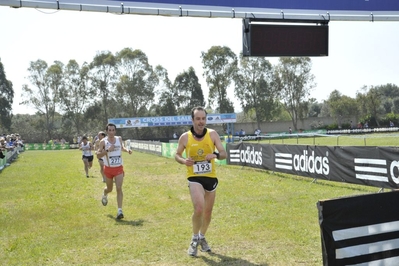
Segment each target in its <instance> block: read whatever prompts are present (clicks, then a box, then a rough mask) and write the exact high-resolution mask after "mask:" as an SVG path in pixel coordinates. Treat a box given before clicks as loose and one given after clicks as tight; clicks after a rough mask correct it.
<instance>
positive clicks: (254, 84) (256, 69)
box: [234, 53, 278, 129]
mask: <svg viewBox="0 0 399 266" xmlns="http://www.w3.org/2000/svg"><path fill="white" fill-rule="evenodd" d="M234 81H235V96H236V98H238V99H239V100H240V105H241V107H242V109H243V111H244V113H251V110H253V113H254V116H255V119H256V122H257V123H258V128H259V129H260V123H261V122H262V121H269V120H271V119H272V118H273V116H274V114H275V112H276V111H277V110H278V94H277V91H276V86H274V80H273V67H272V65H271V63H270V62H269V61H268V60H266V59H265V58H264V57H243V55H242V53H241V54H240V67H239V68H238V71H237V74H236V75H235V77H234Z"/></svg>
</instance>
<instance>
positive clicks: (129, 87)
mask: <svg viewBox="0 0 399 266" xmlns="http://www.w3.org/2000/svg"><path fill="white" fill-rule="evenodd" d="M116 59H117V66H118V72H119V73H120V76H119V78H118V80H117V82H116V89H117V99H118V103H121V104H122V106H123V107H124V112H125V115H128V116H138V115H142V114H140V111H142V110H148V109H149V108H150V106H151V104H152V103H153V102H154V98H155V88H156V86H157V85H158V83H159V79H158V76H157V73H156V71H154V69H153V67H152V66H151V65H150V64H149V62H148V58H147V55H146V54H145V53H144V52H142V51H141V50H138V49H136V50H132V49H131V48H124V49H122V50H121V51H120V52H118V53H117V54H116Z"/></svg>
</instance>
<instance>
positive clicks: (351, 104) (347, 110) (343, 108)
mask: <svg viewBox="0 0 399 266" xmlns="http://www.w3.org/2000/svg"><path fill="white" fill-rule="evenodd" d="M325 103H326V104H327V106H328V111H329V113H330V115H331V117H333V118H335V120H336V121H337V124H338V126H339V127H341V124H342V122H343V120H345V119H349V118H351V117H353V115H354V114H355V115H356V114H358V105H357V103H356V100H355V99H353V98H351V97H349V96H346V95H342V93H340V92H339V91H338V90H334V91H332V92H331V93H330V95H329V97H328V99H327V100H326V101H325Z"/></svg>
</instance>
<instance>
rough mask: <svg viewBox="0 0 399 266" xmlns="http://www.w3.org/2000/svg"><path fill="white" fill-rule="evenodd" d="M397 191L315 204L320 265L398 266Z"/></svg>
mask: <svg viewBox="0 0 399 266" xmlns="http://www.w3.org/2000/svg"><path fill="white" fill-rule="evenodd" d="M398 202H399V191H393V192H386V193H375V194H370V195H361V196H354V197H346V198H340V199H332V200H324V201H319V202H318V203H317V208H318V211H319V223H320V233H321V244H322V252H323V265H325V266H340V265H368V266H372V265H384V266H388V265H392V266H394V265H395V266H396V265H399V212H398V211H397V205H398Z"/></svg>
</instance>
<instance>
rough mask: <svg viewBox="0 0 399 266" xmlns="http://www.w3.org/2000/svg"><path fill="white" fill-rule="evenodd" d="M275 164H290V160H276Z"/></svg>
mask: <svg viewBox="0 0 399 266" xmlns="http://www.w3.org/2000/svg"><path fill="white" fill-rule="evenodd" d="M276 163H286V164H292V160H285V159H276Z"/></svg>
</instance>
